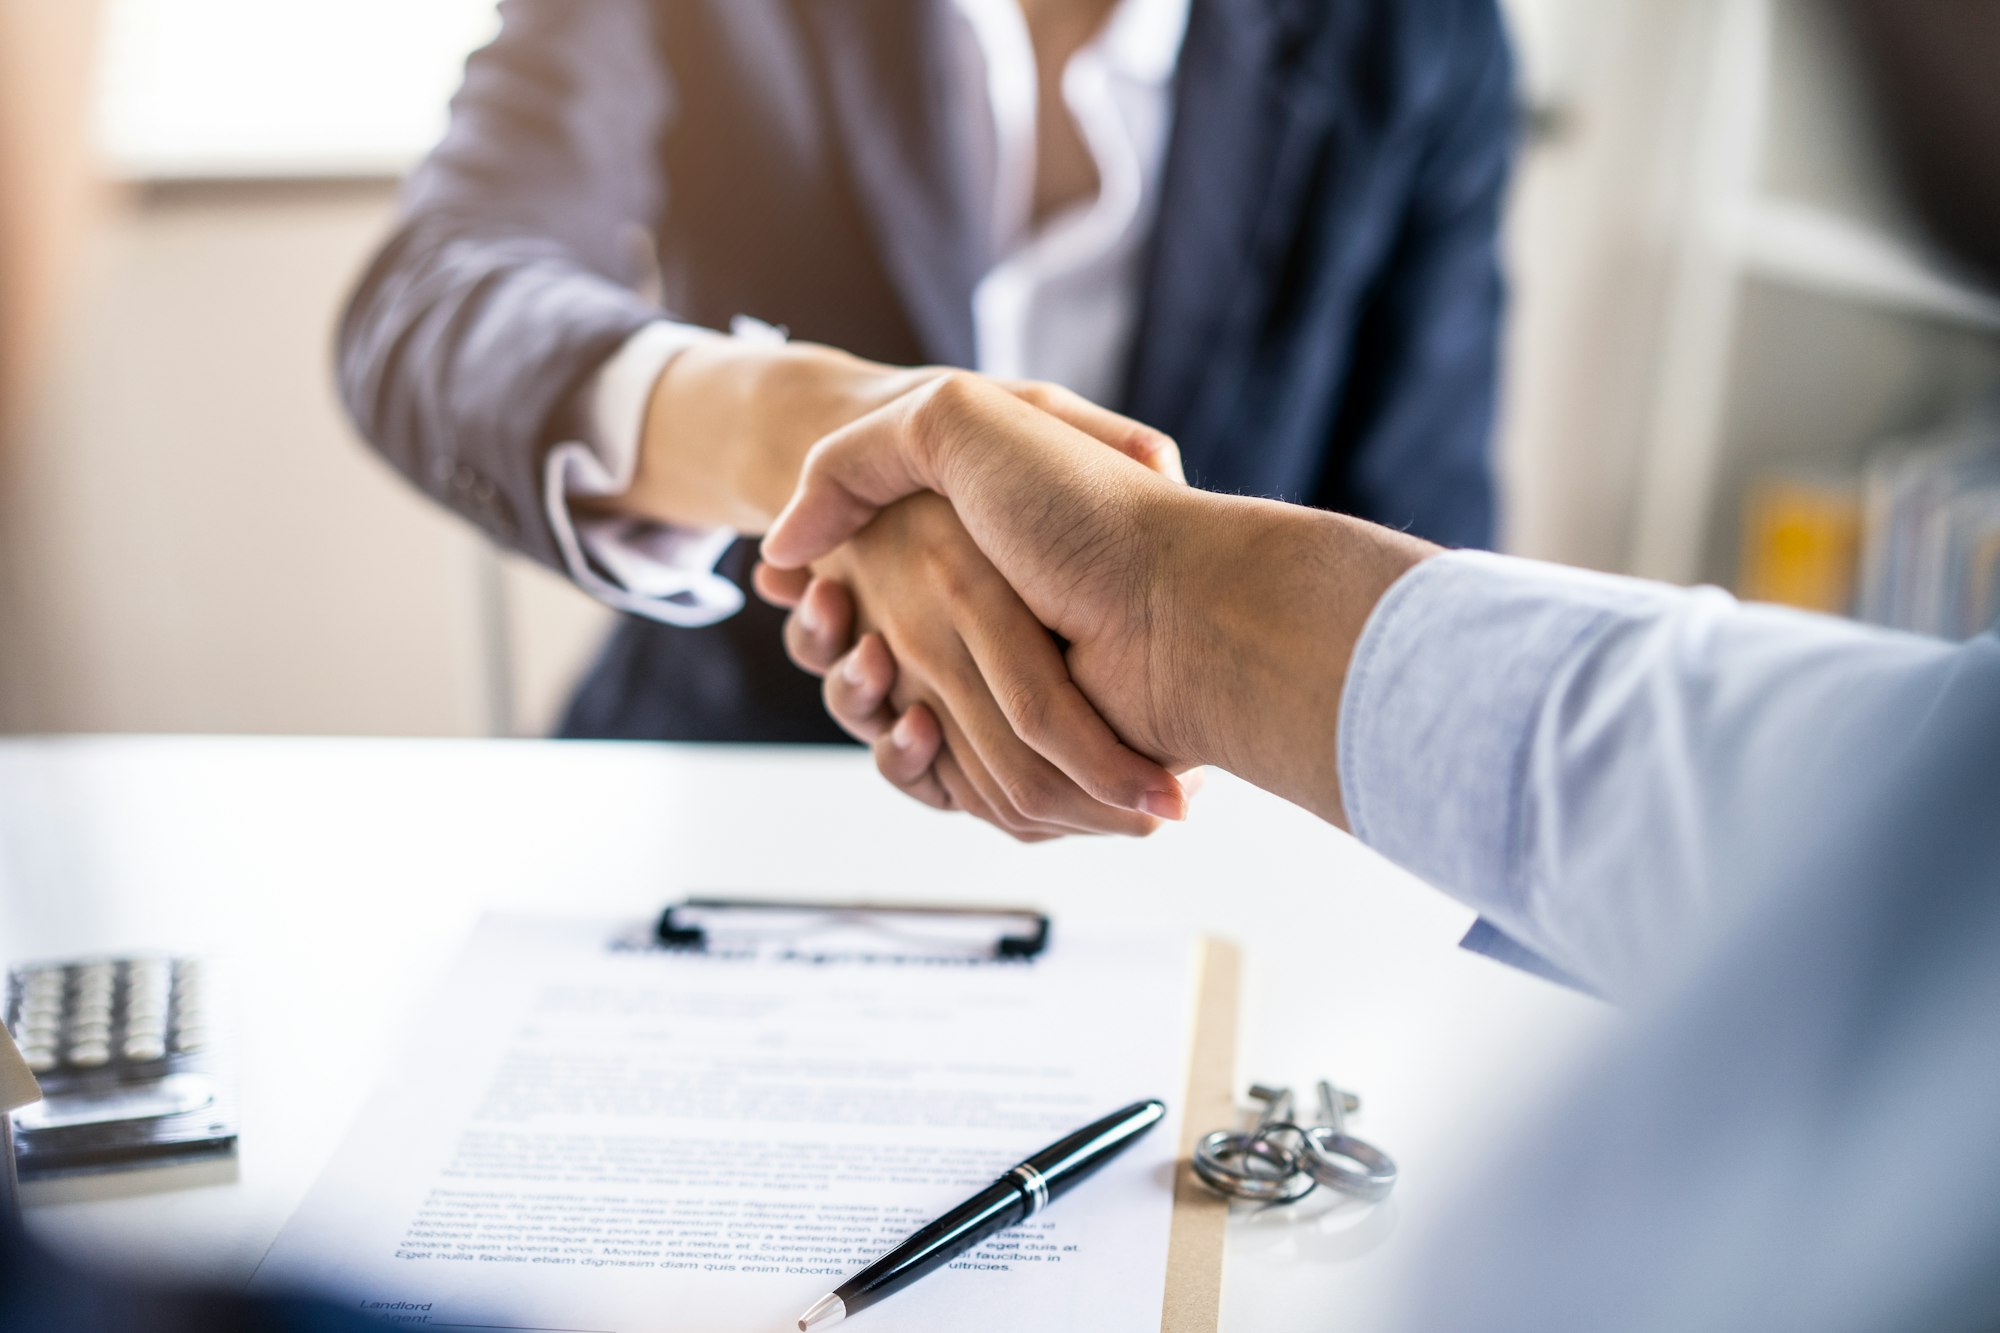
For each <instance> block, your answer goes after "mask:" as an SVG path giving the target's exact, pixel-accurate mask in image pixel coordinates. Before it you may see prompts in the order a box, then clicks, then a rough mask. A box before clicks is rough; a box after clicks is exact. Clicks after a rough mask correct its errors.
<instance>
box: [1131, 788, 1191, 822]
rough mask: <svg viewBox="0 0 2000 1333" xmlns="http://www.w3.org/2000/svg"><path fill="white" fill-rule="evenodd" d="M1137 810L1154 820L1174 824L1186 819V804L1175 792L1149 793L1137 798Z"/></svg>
mask: <svg viewBox="0 0 2000 1333" xmlns="http://www.w3.org/2000/svg"><path fill="white" fill-rule="evenodd" d="M1139 808H1140V809H1141V810H1143V811H1145V812H1146V813H1147V814H1149V815H1151V816H1152V817H1153V818H1155V819H1167V820H1172V821H1173V822H1174V823H1176V824H1178V823H1180V822H1181V821H1182V820H1184V819H1186V818H1187V802H1186V801H1184V800H1183V799H1182V798H1181V797H1180V795H1179V794H1178V793H1176V792H1168V791H1149V792H1147V793H1146V794H1145V795H1144V796H1142V797H1140V798H1139Z"/></svg>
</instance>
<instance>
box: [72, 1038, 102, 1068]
mask: <svg viewBox="0 0 2000 1333" xmlns="http://www.w3.org/2000/svg"><path fill="white" fill-rule="evenodd" d="M110 1059H111V1047H110V1046H109V1045H107V1044H106V1043H104V1042H101V1041H87V1042H83V1043H80V1044H78V1045H75V1046H72V1047H70V1048H69V1062H70V1063H71V1064H73V1065H76V1066H77V1067H79V1068H81V1069H95V1068H96V1067H97V1066H99V1065H101V1064H107V1063H109V1062H110Z"/></svg>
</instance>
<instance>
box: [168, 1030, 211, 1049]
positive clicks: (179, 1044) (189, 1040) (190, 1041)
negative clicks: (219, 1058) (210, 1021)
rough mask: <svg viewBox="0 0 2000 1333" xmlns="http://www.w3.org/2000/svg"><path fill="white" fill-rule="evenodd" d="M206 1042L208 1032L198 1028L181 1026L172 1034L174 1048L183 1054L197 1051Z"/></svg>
mask: <svg viewBox="0 0 2000 1333" xmlns="http://www.w3.org/2000/svg"><path fill="white" fill-rule="evenodd" d="M207 1044H208V1033H206V1032H204V1031H203V1030H202V1029H200V1028H182V1029H181V1030H180V1031H178V1032H176V1033H175V1034H174V1049H175V1050H176V1051H179V1052H181V1053H182V1054H183V1055H185V1054H188V1053H190V1052H193V1051H198V1050H200V1049H201V1048H202V1047H204V1046H206V1045H207Z"/></svg>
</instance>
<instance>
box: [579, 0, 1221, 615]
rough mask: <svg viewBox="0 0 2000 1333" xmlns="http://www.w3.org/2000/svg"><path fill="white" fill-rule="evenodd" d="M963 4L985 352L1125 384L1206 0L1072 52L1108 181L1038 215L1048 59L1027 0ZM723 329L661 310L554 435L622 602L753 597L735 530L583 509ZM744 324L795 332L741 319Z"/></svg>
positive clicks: (1122, 23)
mask: <svg viewBox="0 0 2000 1333" xmlns="http://www.w3.org/2000/svg"><path fill="white" fill-rule="evenodd" d="M953 2H954V4H955V6H956V8H957V10H958V12H959V13H960V15H961V16H962V17H963V19H964V30H965V33H966V36H967V42H966V49H967V51H968V53H969V59H968V62H967V63H968V64H969V65H970V66H971V73H972V74H973V76H974V77H971V78H968V79H966V80H963V81H962V82H961V84H960V86H961V87H962V88H963V89H964V92H963V96H965V97H966V98H968V99H976V101H977V103H978V106H977V107H976V108H975V110H976V111H978V112H980V113H983V114H985V115H988V116H990V118H991V122H992V130H993V147H994V155H993V156H994V180H993V189H992V191H991V198H992V201H993V208H992V225H993V232H992V238H991V240H992V246H993V253H994V254H996V255H998V256H999V258H998V260H997V262H996V263H995V264H994V265H993V267H992V268H991V269H989V270H988V271H987V272H986V274H985V275H984V276H983V277H982V278H981V279H980V282H979V284H978V286H977V288H976V289H975V290H974V292H973V298H972V316H973V327H974V334H975V343H974V345H975V347H976V349H977V353H976V355H977V363H976V365H975V366H973V367H972V368H973V369H976V370H979V371H981V372H983V373H985V374H988V375H993V376H996V377H999V378H1003V379H1034V380H1046V381H1050V382H1052V383H1056V384H1060V385H1063V386H1064V387H1066V388H1069V389H1073V390H1075V391H1076V392H1077V393H1080V394H1082V395H1083V396H1084V397H1086V398H1089V399H1091V400H1092V401H1094V402H1100V403H1101V402H1109V401H1111V400H1112V399H1114V398H1115V397H1116V395H1117V394H1118V391H1119V388H1120V377H1121V376H1122V374H1123V372H1124V367H1125V363H1126V359H1127V356H1128V354H1129V352H1130V350H1131V344H1132V332H1133V327H1134V325H1135V324H1136V322H1137V320H1138V314H1139V299H1140V265H1141V262H1142V260H1143V257H1144V251H1145V244H1146V239H1147V237H1148V236H1149V235H1150V234H1151V231H1152V224H1153V218H1154V214H1155V212H1156V210H1157V205H1158V200H1159V194H1160V184H1161V175H1162V173H1163V171H1164V168H1165V160H1166V149H1167V134H1168V130H1169V127H1170V122H1171V117H1172V108H1173V99H1172V84H1173V77H1174V71H1175V68H1176V67H1177V66H1178V64H1179V61H1180V50H1181V43H1182V40H1183V39H1184V37H1185V36H1186V33H1187V17H1188V3H1189V0H1119V3H1118V6H1117V8H1116V9H1114V10H1113V11H1112V13H1111V16H1110V18H1109V19H1108V20H1107V21H1106V23H1105V25H1104V27H1103V29H1101V30H1100V31H1099V33H1098V34H1097V36H1096V37H1094V38H1093V39H1092V40H1091V41H1090V42H1088V43H1087V44H1085V45H1084V46H1083V47H1082V48H1081V49H1079V50H1078V51H1077V52H1076V54H1075V55H1074V56H1072V57H1071V58H1070V61H1069V64H1068V65H1067V66H1066V67H1065V68H1064V70H1063V79H1062V93H1063V100H1064V102H1065V103H1066V104H1067V105H1068V107H1069V110H1070V114H1071V115H1072V116H1074V117H1075V118H1076V123H1077V128H1078V130H1079V132H1080V134H1081V135H1082V138H1083V143H1084V146H1085V148H1086V149H1087V150H1088V151H1089V153H1090V156H1091V159H1092V161H1093V163H1094V164H1095V166H1096V169H1097V177H1098V182H1099V184H1098V192H1097V195H1096V197H1095V198H1094V199H1091V200H1089V201H1087V202H1084V203H1081V204H1079V205H1077V206H1076V207H1074V208H1070V209H1067V210H1065V211H1063V212H1061V213H1058V214H1056V215H1055V216H1053V217H1050V218H1047V219H1045V220H1043V221H1042V222H1041V223H1040V225H1036V222H1035V219H1034V196H1035V177H1036V162H1035V143H1036V107H1037V104H1038V99H1037V93H1038V87H1037V82H1036V80H1037V75H1036V70H1035V56H1034V49H1033V46H1032V45H1031V43H1030V41H1029V36H1028V27H1027V22H1026V20H1025V19H1024V18H1023V16H1022V13H1021V8H1020V5H1019V3H1018V0H953ZM719 336H722V335H720V334H717V333H715V332H713V331H711V330H707V329H702V328H697V327H695V326H692V325H687V324H678V323H673V322H671V321H664V320H663V321H661V322H660V323H657V324H654V325H651V326H649V327H647V328H645V329H642V330H640V331H639V332H638V333H636V334H634V335H633V336H632V337H631V338H630V339H629V340H627V342H626V343H625V345H624V346H623V347H622V348H620V349H619V351H618V352H617V353H616V354H614V355H613V356H612V357H611V359H610V360H609V361H607V362H606V363H605V365H604V367H603V368H602V369H601V370H600V371H599V372H598V374H597V376H596V378H595V379H594V381H593V382H592V383H591V385H590V386H589V388H588V390H587V399H586V401H587V403H588V405H589V422H588V424H589V427H590V429H589V434H588V437H587V438H585V439H582V440H572V441H567V442H564V443H562V444H559V445H557V446H556V447H555V448H554V449H553V450H551V451H550V454H549V459H548V465H547V466H548V470H547V473H546V477H545V480H544V494H545V503H546V505H547V508H548V518H549V524H550V526H551V527H552V528H553V529H554V531H555V537H556V544H557V546H558V547H559V548H560V549H561V551H562V555H563V561H564V564H565V565H566V566H567V568H568V570H569V573H570V576H571V577H572V578H573V579H575V580H576V582H577V584H578V586H580V587H582V588H583V589H584V590H585V591H587V592H589V593H591V594H592V595H593V596H596V597H597V598H599V599H600V600H602V601H604V602H605V603H607V604H609V605H611V606H613V607H616V608H617V609H619V610H621V611H626V612H630V613H632V614H635V615H640V616H645V617H647V618H649V619H652V620H658V621H663V622H665V623H667V624H670V625H687V626H697V625H709V624H714V623H715V622H716V621H719V620H724V619H727V618H728V617H729V616H732V615H734V614H735V613H736V612H737V611H739V610H741V609H742V606H743V594H742V592H741V590H739V589H738V588H737V587H736V586H735V585H734V584H733V583H731V582H730V581H729V580H728V579H725V578H723V577H722V576H720V575H718V574H717V573H716V572H715V565H716V562H717V561H718V560H720V559H721V557H722V554H723V552H724V551H726V550H727V549H728V547H729V545H730V543H731V542H732V541H734V540H735V536H736V534H735V533H733V532H731V531H728V530H726V529H715V530H707V531H698V530H691V529H687V528H681V527H675V526H672V525H667V524H661V523H653V522H650V521H647V520H644V519H637V518H611V517H603V516H596V515H591V516H582V515H578V514H576V513H574V512H573V511H572V509H571V503H572V501H575V500H579V499H584V498H589V497H598V496H606V495H617V494H620V493H622V492H623V491H625V490H626V489H627V488H628V487H630V485H631V484H632V478H633V475H634V473H635V471H636V469H637V467H638V458H639V442H640V438H641V435H642V433H643V429H644V424H645V418H646V405H647V401H648V399H649V398H650V397H651V395H652V390H653V386H654V384H655V383H656V382H657V381H658V380H659V377H660V376H661V375H662V374H663V373H665V371H666V368H667V366H668V364H669V363H670V362H672V360H673V358H674V356H675V355H676V354H677V353H679V352H680V351H681V350H682V349H683V348H685V347H687V346H689V345H690V344H691V343H693V342H695V341H697V340H700V339H703V338H713V337H719ZM734 336H737V337H774V336H780V335H778V334H776V333H775V331H773V330H770V329H769V328H768V327H767V326H764V325H761V324H758V323H756V321H754V320H749V321H745V320H739V321H738V323H737V327H736V328H735V330H734Z"/></svg>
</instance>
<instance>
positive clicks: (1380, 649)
mask: <svg viewBox="0 0 2000 1333" xmlns="http://www.w3.org/2000/svg"><path fill="white" fill-rule="evenodd" d="M1962 661H1963V657H1962V650H1960V649H1958V648H1955V647H1954V646H1953V645H1950V644H1946V643H1943V642H1940V641H1936V640H1930V639H1924V638H1919V637H1915V636H1911V635H1904V634H1897V633H1891V632H1886V631H1881V630H1874V629H1870V628H1866V627H1863V626H1859V625H1855V624H1851V623H1849V622H1846V621H1840V620H1834V619H1831V618H1827V617H1820V616H1811V615H1805V614H1802V613H1797V612H1791V611H1786V610H1782V609H1778V608H1772V607H1761V606H1746V605H1743V604H1741V603H1739V602H1737V601H1735V600H1734V599H1733V598H1731V597H1729V596H1728V595H1727V594H1725V593H1722V592H1719V591H1717V590H1715V589H1697V590H1692V591H1690V590H1684V589H1678V588H1672V587H1667V586H1665V585H1661V584H1654V583H1648V582H1644V581H1640V580H1635V579H1625V578H1616V577H1611V576H1607V575H1599V574H1590V573H1584V572H1581V571H1576V570H1571V569H1565V568H1562V567H1558V566H1552V565H1544V564H1539V563H1536V562H1532V561H1526V560H1518V559H1512V558H1508V557H1504V556H1495V555H1486V554H1477V553H1470V552H1461V553H1454V554H1451V555H1446V556H1442V557H1438V558H1436V559H1433V560H1430V561H1427V562H1425V563H1424V564H1422V565H1420V566H1418V567H1417V568H1416V569H1414V570H1412V571H1411V572H1410V573H1408V574H1407V575H1405V576H1404V577H1403V578H1402V579H1401V580H1400V581H1399V582H1397V584H1396V585H1395V586H1394V587H1393V588H1392V589H1391V590H1390V591H1389V593H1388V595H1387V596H1386V597H1385V598H1384V599H1383V601H1382V604H1381V605H1380V606H1379V607H1378V608H1377V609H1376V611H1375V613H1374V615H1373V616H1372V617H1371V619H1370V621H1369V624H1368V626H1367V628H1366V630H1365V632H1364V633H1363V635H1362V638H1361V641H1360V643H1359V644H1358V645H1357V647H1356V649H1355V655H1354V661H1353V663H1352V665H1351V667H1350V670H1349V673H1348V680H1347V685H1346V692H1345V697H1344V699H1343V704H1342V714H1341V732H1340V756H1339V758H1340V774H1341V782H1342V791H1343V796H1344V799H1345V802H1346V806H1347V811H1348V816H1349V819H1350V822H1351V824H1352V826H1353V829H1354V831H1355V833H1356V835H1357V836H1358V837H1360V838H1361V839H1362V840H1363V841H1364V842H1367V843H1368V844H1370V845H1371V846H1373V847H1375V848H1376V849H1377V850H1379V851H1381V852H1382V853H1383V854H1385V855H1386V856H1388V857H1389V858H1390V859H1392V860H1394V861H1397V862H1398V863H1400V864H1402V865H1403V866H1405V867H1407V868H1409V869H1410V870H1412V871H1414V872H1416V873H1417V874H1419V875H1421V876H1423V877H1424V878H1426V879H1428V880H1429V881H1430V882H1432V883H1433V884H1435V885H1437V886H1438V887H1439V888H1441V889H1443V890H1445V891H1446V892H1448V893H1450V894H1451V895H1453V896H1454V897H1456V898H1458V899H1459V900H1460V901H1462V902H1464V903H1465V904H1467V905H1468V906H1470V907H1472V908H1473V909H1474V910H1476V911H1477V912H1478V913H1479V914H1480V923H1479V925H1478V926H1476V927H1475V928H1474V930H1473V932H1472V934H1471V935H1469V936H1468V937H1467V940H1466V943H1467V945H1468V946H1469V947H1473V948H1478V949H1480V950H1481V951H1483V952H1487V953H1490V954H1493V955H1494V956H1496V957H1500V958H1502V959H1505V960H1506V961H1510V962H1513V963H1516V964H1517V965H1522V966H1527V967H1529V968H1531V969H1532V970H1536V971H1539V972H1542V973H1544V974H1546V975H1550V976H1553V977H1556V978H1557V979H1560V980H1565V981H1568V982H1570V983H1572V984H1577V985H1580V986H1582V987H1584V988H1585V989H1589V990H1592V991H1595V992H1597V993H1599V994H1603V995H1606V996H1609V997H1612V998H1619V999H1624V998H1630V997H1632V996H1634V995H1636V994H1638V993H1640V992H1641V991H1642V990H1644V989H1646V988H1648V987H1650V986H1651V985H1652V984H1653V983H1655V982H1656V981H1658V980H1660V979H1661V978H1662V977H1663V976H1664V975H1666V974H1667V973H1669V972H1671V971H1672V970H1673V969H1674V968H1675V967H1676V965H1677V964H1678V963H1679V962H1680V961H1681V960H1683V959H1684V958H1686V957H1687V956H1688V955H1689V953H1690V951H1691V950H1692V949H1693V948H1694V947H1695V946H1697V945H1698V944H1700V943H1701V942H1703V941H1704V940H1705V939H1707V938H1709V937H1711V936H1712V935H1714V934H1715V933H1717V932H1718V931H1719V930H1720V929H1721V928H1722V927H1723V926H1725V925H1726V924H1727V923H1728V921H1729V919H1730V918H1732V917H1733V916H1734V915H1735V914H1736V913H1738V912H1739V911H1740V910H1741V909H1744V908H1746V907H1748V906H1749V904H1746V903H1741V902H1737V901H1734V898H1733V896H1732V892H1731V890H1730V888H1729V887H1728V886H1730V885H1743V884H1754V883H1759V882H1764V881H1766V880H1768V879H1770V878H1772V876H1770V875H1768V874H1760V873H1759V872H1760V870H1764V869H1769V867H1767V866H1765V865H1763V864H1762V863H1763V862H1765V861H1768V859H1769V858H1771V857H1772V856H1774V855H1777V854H1778V852H1777V851H1776V849H1774V848H1773V847H1772V846H1770V845H1769V842H1770V840H1769V839H1767V838H1763V837H1760V836H1759V834H1760V830H1762V829H1763V828H1764V827H1766V825H1767V823H1768V822H1769V821H1775V820H1777V819H1779V818H1788V817H1790V816H1791V814H1793V813H1795V812H1794V811H1793V810H1792V808H1791V807H1792V806H1793V805H1795V804H1796V803H1798V802H1800V801H1804V800H1807V799H1813V800H1823V799H1827V798H1829V797H1830V796H1838V795H1839V794H1840V792H1839V791H1838V790H1837V789H1838V788H1839V787H1840V786H1841V784H1846V785H1847V786H1848V787H1852V788H1856V789H1859V788H1860V787H1862V786H1863V785H1865V784H1866V783H1867V782H1869V781H1870V780H1871V779H1872V777H1873V774H1871V773H1870V772H1866V771H1860V770H1859V769H1857V766H1856V765H1855V764H1854V763H1852V762H1851V761H1848V760H1846V759H1843V760H1841V761H1840V763H1838V764H1836V763H1835V759H1834V757H1835V756H1848V755H1851V754H1854V753H1862V754H1875V755H1879V756H1881V759H1882V762H1883V764H1884V765H1886V764H1888V763H1890V762H1892V761H1893V760H1894V759H1895V758H1896V756H1897V753H1898V747H1899V746H1900V745H1901V744H1903V743H1904V742H1905V741H1906V740H1907V738H1908V736H1909V735H1911V734H1912V733H1913V731H1914V730H1915V728H1916V726H1917V725H1918V724H1920V723H1922V722H1923V721H1925V720H1926V719H1927V718H1928V717H1929V714H1930V712H1931V711H1932V710H1933V709H1934V708H1935V707H1936V706H1937V705H1938V701H1939V700H1941V699H1943V698H1946V697H1947V696H1948V694H1949V688H1948V687H1949V684H1950V681H1951V677H1952V676H1953V675H1954V673H1955V672H1956V671H1957V670H1958V669H1959V667H1960V665H1961V663H1962ZM1829 784H1832V785H1833V786H1834V787H1835V788H1836V790H1835V791H1834V792H1831V793H1830V792H1828V790H1827V787H1828V785H1829ZM1807 792H1811V793H1813V795H1812V796H1811V797H1810V798H1808V797H1807V796H1806V795H1805V793H1807Z"/></svg>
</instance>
